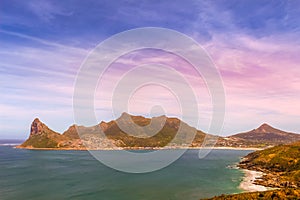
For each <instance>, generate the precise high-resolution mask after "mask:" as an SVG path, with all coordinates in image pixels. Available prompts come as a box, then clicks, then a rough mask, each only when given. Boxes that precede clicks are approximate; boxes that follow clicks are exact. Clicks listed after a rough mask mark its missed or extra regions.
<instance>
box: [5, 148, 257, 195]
mask: <svg viewBox="0 0 300 200" xmlns="http://www.w3.org/2000/svg"><path fill="white" fill-rule="evenodd" d="M172 151H173V150H172ZM174 151H176V150H174ZM249 152H251V151H246V150H220V149H216V150H212V151H211V152H210V153H209V154H208V155H207V156H206V157H205V158H203V159H199V158H198V150H188V151H187V152H186V153H185V154H184V155H183V156H182V157H181V158H180V159H178V160H177V161H176V162H174V163H173V164H171V165H170V166H168V167H166V168H164V169H162V170H159V171H155V172H151V173H147V174H128V173H123V172H119V171H116V170H113V169H111V168H108V167H106V166H105V165H103V164H101V163H100V162H99V161H97V160H95V159H94V157H92V156H91V155H90V154H89V152H87V151H41V150H24V149H15V148H13V147H11V146H1V145H0V199H1V200H6V199H9V200H11V199H14V200H18V199H22V200H24V199H25V200H26V199H30V200H35V199H37V200H53V199H72V200H73V199H74V200H76V199H84V200H87V199H100V200H102V199H103V200H110V199H117V200H119V199H120V200H135V199H138V200H140V199H144V200H148V199H149V200H153V199H159V200H164V199H168V200H171V199H174V200H176V199H180V200H182V199H184V200H194V199H200V198H205V197H212V196H215V195H220V194H223V193H238V192H241V189H239V185H240V183H241V181H242V179H243V176H244V174H243V172H242V171H241V170H238V169H236V168H234V167H231V166H234V165H235V164H236V163H237V162H238V161H239V160H240V158H241V157H242V156H245V155H246V154H248V153H249Z"/></svg>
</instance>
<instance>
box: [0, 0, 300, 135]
mask: <svg viewBox="0 0 300 200" xmlns="http://www.w3.org/2000/svg"><path fill="white" fill-rule="evenodd" d="M147 26H152V27H163V28H169V29H174V30H176V31H179V32H182V33H184V34H186V35H188V36H189V37H191V38H193V39H194V40H196V41H197V42H198V43H199V44H200V45H202V46H203V47H204V48H205V50H206V51H207V53H208V54H209V55H210V57H211V58H212V60H213V62H214V63H215V65H216V67H217V69H218V70H219V72H220V74H221V77H222V79H223V83H224V88H225V93H226V118H225V122H224V129H223V135H230V134H234V133H237V132H242V131H246V130H250V129H253V128H256V127H258V126H259V125H260V124H262V123H264V122H267V123H269V124H270V125H273V126H274V127H278V128H280V129H283V130H287V131H292V132H298V133H300V127H299V125H298V124H299V120H300V112H299V111H300V101H299V100H300V56H299V52H300V37H299V35H300V4H299V1H272V2H269V1H224V2H223V1H188V2H183V1H163V2H160V1H157V2H154V1H128V2H124V1H120V2H119V1H96V0H95V1H93V0H89V1H55V0H54V1H46V0H42V1H37V0H30V1H8V0H7V1H6V0H4V1H2V3H1V5H0V58H1V59H0V91H1V100H0V111H1V112H0V130H1V133H0V138H26V137H27V136H28V132H29V126H30V123H31V121H32V120H33V119H34V118H35V117H39V118H40V119H41V120H42V121H44V122H45V123H46V124H47V125H48V126H49V127H51V128H53V129H54V130H55V131H58V132H62V131H64V130H66V129H67V128H68V126H69V125H71V124H73V123H74V119H73V107H72V103H73V99H72V98H73V90H74V83H75V81H76V75H77V72H78V70H79V68H80V66H81V64H82V63H83V61H84V59H85V58H86V57H87V56H88V53H89V52H90V51H91V50H92V49H93V48H94V47H95V46H96V45H98V44H99V43H100V42H102V41H104V40H105V39H107V38H109V37H110V36H112V35H114V34H117V33H119V32H122V31H126V30H129V29H132V28H140V27H147ZM143 62H148V63H149V62H150V63H163V64H167V65H171V66H173V67H174V68H176V69H177V70H178V71H179V72H180V73H181V74H184V75H185V76H187V77H189V81H190V82H191V84H192V85H193V88H195V89H196V90H197V92H196V96H197V97H198V99H199V105H198V106H199V112H200V116H199V118H200V120H201V123H200V124H199V127H198V128H199V129H201V130H204V131H206V130H207V128H208V125H209V120H210V117H211V112H212V111H211V103H210V96H209V93H208V90H207V88H206V86H205V83H204V80H203V79H202V78H201V77H199V76H198V75H197V74H196V73H195V72H194V71H193V70H191V68H190V67H189V64H188V63H186V62H185V61H183V60H182V59H180V58H178V57H174V56H172V55H168V54H165V53H161V52H158V51H151V50H145V51H142V52H133V53H132V54H129V55H127V56H124V57H122V58H120V59H119V60H117V61H116V62H115V63H114V64H113V65H112V66H110V69H109V70H108V71H107V73H106V74H105V75H104V76H103V80H102V84H103V85H101V86H99V87H98V90H97V91H96V93H95V107H96V111H95V112H96V115H97V118H98V119H99V121H101V120H105V121H108V120H111V119H112V118H113V116H112V115H111V113H110V112H109V110H110V107H111V102H110V100H109V98H108V97H109V95H110V94H111V89H113V86H114V85H115V83H116V82H117V81H118V80H119V79H120V75H121V74H122V73H125V72H127V71H128V69H130V67H132V66H133V65H136V64H138V63H143ZM159 72H160V71H157V74H158V75H159V74H160V73H159ZM148 75H149V73H147V72H144V73H140V74H137V75H136V78H137V79H138V78H143V76H148ZM165 78H166V79H170V81H172V82H173V83H174V84H175V85H176V86H178V87H179V88H180V87H181V83H180V82H179V81H176V79H174V78H173V79H172V77H165ZM129 102H130V103H129V108H128V109H129V112H130V113H133V114H141V115H145V116H151V115H155V109H154V111H153V110H152V113H151V108H152V107H153V106H155V105H162V106H163V107H164V108H165V111H166V112H167V113H168V115H171V116H177V115H179V113H180V109H179V108H178V105H177V103H176V100H175V99H174V95H172V93H170V92H169V91H168V90H167V89H166V88H163V87H159V86H155V85H152V86H144V87H141V88H140V89H139V90H137V91H136V93H135V94H134V95H133V96H132V99H130V101H129Z"/></svg>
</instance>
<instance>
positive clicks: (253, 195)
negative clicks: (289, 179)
mask: <svg viewBox="0 0 300 200" xmlns="http://www.w3.org/2000/svg"><path fill="white" fill-rule="evenodd" d="M299 198H300V189H291V188H287V189H280V190H271V191H265V192H247V193H242V194H232V195H221V196H217V197H213V198H210V199H206V200H254V199H258V200H275V199H276V200H281V199H285V200H298V199H299Z"/></svg>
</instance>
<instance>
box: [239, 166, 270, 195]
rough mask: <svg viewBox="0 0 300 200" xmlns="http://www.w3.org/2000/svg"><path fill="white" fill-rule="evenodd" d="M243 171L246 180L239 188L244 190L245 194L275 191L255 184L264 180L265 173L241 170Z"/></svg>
mask: <svg viewBox="0 0 300 200" xmlns="http://www.w3.org/2000/svg"><path fill="white" fill-rule="evenodd" d="M241 170H242V171H243V173H244V178H243V180H242V182H241V183H240V186H239V188H240V189H242V190H243V191H244V192H263V191H267V190H271V189H273V188H269V187H265V186H263V185H258V184H256V183H255V180H257V179H261V178H262V176H263V175H264V173H263V172H259V171H253V170H248V169H241Z"/></svg>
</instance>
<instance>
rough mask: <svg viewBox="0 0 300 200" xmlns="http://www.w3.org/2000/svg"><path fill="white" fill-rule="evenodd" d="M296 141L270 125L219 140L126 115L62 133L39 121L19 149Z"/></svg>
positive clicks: (170, 122) (177, 124) (172, 121)
mask: <svg viewBox="0 0 300 200" xmlns="http://www.w3.org/2000/svg"><path fill="white" fill-rule="evenodd" d="M127 133H129V134H127ZM153 133H157V134H155V135H152V134H153ZM178 133H180V134H178ZM79 135H80V136H79ZM296 141H300V134H296V133H289V132H285V131H282V130H279V129H276V128H273V127H271V126H270V125H268V124H263V125H261V126H260V127H259V128H257V129H253V130H251V131H249V132H244V133H239V134H235V135H232V136H229V137H220V136H215V135H211V134H207V133H204V132H203V131H201V130H197V129H196V128H194V127H191V126H189V125H188V124H187V123H185V122H183V121H181V120H180V119H177V118H169V117H166V116H159V117H153V118H146V117H143V116H133V115H130V114H128V113H123V114H122V115H121V116H120V117H119V118H118V119H116V120H112V121H110V122H104V121H102V122H100V123H99V124H97V125H95V126H92V127H85V126H78V125H72V126H70V127H69V128H68V129H67V130H66V131H65V132H63V133H62V134H60V133H57V132H55V131H53V130H51V129H50V128H49V127H48V126H46V125H45V124H44V123H43V122H41V121H40V120H39V119H38V118H36V119H34V121H33V122H32V124H31V129H30V135H29V138H28V139H27V140H26V141H25V142H24V143H23V144H21V145H20V146H18V148H53V149H114V148H116V147H117V148H161V147H167V148H181V147H186V148H187V147H201V146H203V145H207V143H211V144H210V145H213V146H216V147H260V148H264V147H268V146H275V145H278V144H288V143H292V142H296Z"/></svg>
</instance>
